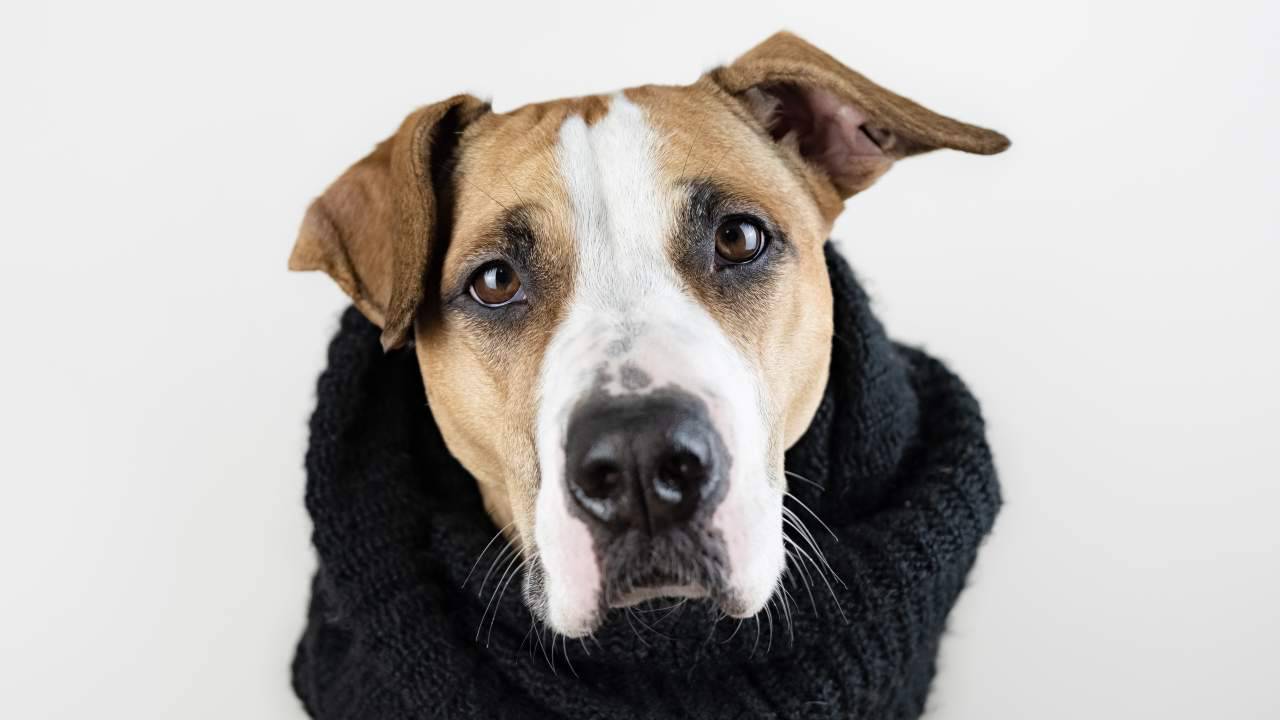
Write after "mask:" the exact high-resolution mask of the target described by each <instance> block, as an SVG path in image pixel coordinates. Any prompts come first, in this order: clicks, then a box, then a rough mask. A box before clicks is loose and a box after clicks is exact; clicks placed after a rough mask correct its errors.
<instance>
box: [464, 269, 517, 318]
mask: <svg viewBox="0 0 1280 720" xmlns="http://www.w3.org/2000/svg"><path fill="white" fill-rule="evenodd" d="M471 297H473V298H475V300H476V302H478V303H480V304H481V305H485V306H487V307H502V306H503V305H507V304H509V303H513V302H516V301H517V300H522V299H524V288H523V287H522V286H521V284H520V276H519V275H516V271H515V269H514V268H512V267H511V266H510V265H508V264H507V263H505V262H502V261H501V260H493V261H491V262H488V263H485V264H484V265H482V266H480V269H479V270H477V271H476V274H475V275H472V276H471Z"/></svg>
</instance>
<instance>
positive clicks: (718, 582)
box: [599, 529, 728, 608]
mask: <svg viewBox="0 0 1280 720" xmlns="http://www.w3.org/2000/svg"><path fill="white" fill-rule="evenodd" d="M599 562H600V566H601V568H602V569H603V572H602V579H603V583H602V592H601V598H600V600H601V605H602V606H604V607H605V608H622V607H629V606H632V605H635V604H637V603H641V602H645V601H647V600H652V599H655V598H662V597H667V598H691V599H694V598H711V599H713V600H721V599H722V598H723V597H724V595H725V589H726V582H725V578H726V576H727V574H728V567H727V563H726V561H725V553H724V544H723V543H722V542H721V541H720V539H719V537H718V535H717V534H716V533H715V532H711V531H701V532H699V531H696V530H693V529H681V530H680V531H677V532H669V533H664V534H662V535H659V536H656V537H651V536H648V535H646V534H644V533H639V532H631V533H626V534H624V535H622V536H621V537H619V538H617V539H616V540H614V541H613V542H611V543H609V544H608V546H607V547H606V548H604V549H603V552H602V553H601V557H600V558H599Z"/></svg>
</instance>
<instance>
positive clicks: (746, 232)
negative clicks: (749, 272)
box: [716, 218, 766, 265]
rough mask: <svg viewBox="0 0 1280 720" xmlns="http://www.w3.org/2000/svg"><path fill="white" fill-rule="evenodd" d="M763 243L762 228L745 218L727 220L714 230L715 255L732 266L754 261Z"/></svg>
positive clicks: (764, 236) (764, 239) (762, 248)
mask: <svg viewBox="0 0 1280 720" xmlns="http://www.w3.org/2000/svg"><path fill="white" fill-rule="evenodd" d="M765 242H766V235H765V232H764V228H762V227H760V225H759V224H758V223H756V222H755V221H753V220H749V219H747V218H729V219H728V220H725V221H724V222H722V223H720V227H718V228H716V254H717V255H719V256H720V259H722V260H724V261H725V262H727V263H730V264H733V265H741V264H742V263H749V262H751V261H752V260H755V259H756V258H757V257H759V256H760V252H761V251H762V250H764V246H765Z"/></svg>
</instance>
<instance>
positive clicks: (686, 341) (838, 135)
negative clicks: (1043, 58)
mask: <svg viewBox="0 0 1280 720" xmlns="http://www.w3.org/2000/svg"><path fill="white" fill-rule="evenodd" d="M1008 145H1009V141H1008V140H1007V139H1006V138H1005V137H1004V136H1002V135H1000V134H999V133H996V132H994V131H991V130H987V129H983V128H980V127H975V126H973V125H968V124H965V123H962V122H958V121H956V120H952V119H950V118H947V117H944V116H942V115H939V114H937V113H934V112H932V111H930V110H928V109H926V108H924V107H922V106H920V105H918V104H916V103H914V102H912V101H911V100H908V99H906V98H903V97H901V96H899V95H896V94H894V93H892V92H890V91H888V90H886V89H884V88H881V87H880V86H878V85H876V84H874V83H872V82H871V81H869V80H868V79H866V78H865V77H863V76H862V75H860V74H858V73H856V72H854V71H853V70H850V69H849V68H847V67H845V66H844V65H842V64H841V63H840V62H838V61H837V60H835V59H834V58H832V57H831V56H830V55H828V54H826V53H825V52H823V51H822V50H820V49H818V48H816V47H814V46H813V45H811V44H809V43H807V42H805V41H804V40H802V39H800V38H799V37H796V36H794V35H791V34H789V33H785V32H784V33H779V34H776V35H774V36H772V37H770V38H769V39H767V40H766V41H764V42H763V43H761V44H760V45H758V46H756V47H755V48H753V49H751V50H749V51H748V52H747V53H746V54H745V55H743V56H742V57H740V58H739V59H738V60H736V61H734V62H733V63H731V64H729V65H727V66H723V67H719V68H716V69H714V70H711V71H710V72H707V73H706V74H704V75H703V76H701V77H700V78H699V79H698V80H697V81H696V82H694V83H693V84H691V85H685V86H655V85H648V86H642V87H635V88H629V89H626V90H623V91H620V92H616V93H613V94H610V95H595V96H588V97H578V98H570V99H562V100H555V101H551V102H543V103H536V104H531V105H527V106H524V107H521V108H518V109H516V110H513V111H511V112H507V113H495V112H493V111H491V109H490V108H489V106H488V104H486V103H485V102H482V101H481V100H479V99H477V98H475V97H472V96H469V95H457V96H454V97H452V98H449V99H447V100H444V101H442V102H438V103H435V104H432V105H428V106H425V107H422V108H420V109H418V110H417V111H415V112H414V113H412V114H411V115H409V116H408V118H406V119H405V120H404V122H403V123H402V124H401V126H400V128H399V130H398V131H397V132H396V133H395V134H394V135H392V136H391V137H390V138H388V139H386V140H385V141H383V142H382V143H381V144H379V145H378V146H377V147H376V148H375V149H374V150H373V152H372V153H370V154H369V155H368V156H366V157H365V158H363V159H361V160H360V161H358V162H357V163H356V164H355V165H353V166H352V167H351V168H350V169H348V170H347V171H346V172H345V173H344V174H343V175H342V176H341V177H339V178H338V180H337V181H335V182H334V183H333V184H332V185H331V186H330V187H329V188H328V189H327V190H326V191H325V192H324V194H323V195H322V196H321V197H319V198H318V199H317V200H316V201H315V202H314V203H313V204H312V205H311V206H310V208H309V209H308V210H307V212H306V216H305V218H304V220H303V222H302V227H301V230H300V232H299V235H298V238H297V241H296V245H295V246H294V248H293V252H292V255H291V257H290V260H289V267H290V269H292V270H322V271H324V272H325V273H327V274H328V275H329V276H330V277H332V278H333V280H334V281H336V282H337V284H338V285H339V287H341V288H342V290H343V291H345V292H346V294H347V295H349V296H350V297H351V300H352V302H353V303H354V304H355V306H356V307H357V308H358V309H359V310H360V311H361V312H362V313H363V314H364V315H365V316H366V317H367V318H368V319H369V320H370V321H372V322H373V323H375V324H376V325H377V326H378V327H379V328H381V342H382V345H383V347H384V349H386V350H388V351H390V350H393V349H395V348H401V347H404V346H409V345H411V346H412V349H413V352H415V353H416V358H417V361H418V365H419V367H420V369H421V373H422V378H423V381H424V384H425V387H426V395H427V401H428V404H429V406H430V409H431V412H432V413H433V415H434V419H435V421H436V423H437V425H438V426H439V428H440V431H441V434H442V436H443V437H444V440H445V442H446V444H447V447H448V449H449V451H450V452H451V453H452V454H453V455H454V456H455V457H456V458H457V459H458V461H459V462H460V463H461V464H462V465H463V466H464V467H465V468H466V469H467V471H468V472H469V473H470V474H471V475H472V476H473V477H474V478H475V481H476V483H477V484H478V486H479V490H480V494H481V496H482V498H483V500H484V506H485V509H486V510H487V512H488V513H489V515H490V516H491V517H492V519H493V521H494V523H495V526H496V527H498V528H501V532H502V533H503V534H505V535H506V537H507V539H508V541H509V542H511V543H512V544H513V545H514V546H515V547H516V548H518V550H519V552H520V553H521V554H522V555H523V556H524V557H525V558H526V559H529V560H530V561H531V565H530V567H531V571H530V572H527V573H526V576H525V581H524V596H525V600H526V602H527V604H528V605H529V608H530V610H531V611H532V612H533V613H534V614H535V615H536V616H537V617H538V618H539V619H540V620H541V621H542V622H543V623H545V624H546V625H547V626H549V627H550V628H551V629H552V630H554V631H555V632H558V633H560V634H561V635H564V636H566V637H581V636H584V635H587V634H590V633H591V632H593V631H594V630H595V629H596V628H597V627H598V626H599V625H600V624H601V623H602V622H603V621H604V618H605V616H606V614H607V612H608V609H609V608H616V607H627V606H631V605H634V604H636V603H640V602H643V601H646V600H649V599H652V598H656V597H672V598H706V599H708V600H709V601H711V602H713V603H715V604H716V605H718V606H719V609H720V610H721V611H723V612H724V613H725V614H727V615H729V616H731V617H735V618H745V617H750V616H753V615H755V614H756V613H757V612H759V611H761V609H762V608H764V607H765V605H766V603H767V602H768V601H769V599H770V597H771V596H772V595H773V594H774V592H775V589H776V588H777V586H778V584H779V581H780V577H781V576H782V573H783V570H784V567H785V562H786V555H785V551H784V546H783V497H784V494H785V491H786V486H787V476H786V474H785V471H784V467H783V454H784V452H785V451H786V449H787V448H788V447H790V446H791V445H792V444H793V443H795V442H796V441H797V440H798V439H799V438H800V437H801V435H802V434H803V433H804V431H805V429H806V428H807V427H808V425H809V424H810V421H811V419H812V418H813V416H814V413H815V411H816V410H817V407H818V403H819V400H820V399H821V397H822V393H823V390H824V388H825V386H826V383H827V376H828V364H829V357H830V354H831V343H832V294H831V287H830V283H829V280H828V275H827V269H826V265H825V262H824V257H823V245H824V243H825V242H826V241H827V239H828V235H829V233H830V231H831V227H832V223H833V222H834V220H835V219H836V217H837V216H838V215H839V214H840V212H841V210H842V209H843V206H844V202H845V201H846V200H848V199H849V198H850V197H852V196H853V195H855V194H857V193H859V192H861V191H862V190H865V189H866V188H868V187H869V186H871V185H872V184H873V183H874V182H875V181H876V179H877V178H879V177H880V176H881V175H883V174H884V172H885V171H887V170H888V169H889V168H890V167H891V166H892V165H893V164H894V162H895V161H897V160H899V159H901V158H905V157H908V156H911V155H917V154H920V153H924V152H928V151H930V150H934V149H937V148H950V149H956V150H961V151H964V152H969V153H977V154H993V153H998V152H1001V151H1002V150H1004V149H1005V148H1006V147H1008Z"/></svg>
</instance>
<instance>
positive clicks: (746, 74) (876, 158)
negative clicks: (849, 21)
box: [708, 32, 1009, 199]
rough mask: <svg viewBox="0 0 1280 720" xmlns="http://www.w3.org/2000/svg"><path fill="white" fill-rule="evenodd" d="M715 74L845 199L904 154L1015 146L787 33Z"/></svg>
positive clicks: (713, 77)
mask: <svg viewBox="0 0 1280 720" xmlns="http://www.w3.org/2000/svg"><path fill="white" fill-rule="evenodd" d="M708 77H709V78H710V80H711V81H712V82H713V83H715V84H716V85H718V86H719V87H720V88H721V89H722V90H725V91H726V92H728V93H729V94H730V95H732V96H734V97H735V98H737V99H738V100H739V101H740V102H741V103H743V105H744V106H745V107H746V108H747V110H748V111H749V112H750V113H751V114H752V115H753V116H755V118H756V119H757V120H758V121H759V122H760V124H761V125H762V126H763V127H764V128H765V129H766V130H767V131H768V132H769V134H770V135H771V136H772V137H773V139H774V140H776V141H777V142H779V143H781V144H782V145H784V146H786V147H789V148H791V149H793V150H794V151H795V152H796V153H798V154H799V155H800V157H801V158H802V159H803V160H805V161H806V162H807V163H809V164H810V165H811V166H813V167H814V168H816V169H817V170H818V171H820V172H821V173H822V175H823V176H824V177H825V178H826V179H827V180H829V181H830V184H831V187H832V188H833V189H834V190H835V191H836V193H837V194H838V195H839V196H840V197H841V198H842V199H843V198H848V197H850V196H851V195H853V194H855V193H857V192H859V191H861V190H864V189H866V188H867V187H869V186H870V185H871V184H872V183H874V182H875V180H876V178H878V177H880V176H881V175H883V174H884V172H885V171H886V170H888V169H889V168H890V167H891V166H892V165H893V162H894V161H895V160H898V159H900V158H904V157H907V156H910V155H916V154H919V153H922V152H927V151H929V150H934V149H937V148H952V149H955V150H962V151H964V152H970V153H977V154H982V155H989V154H993V153H998V152H1000V151H1002V150H1004V149H1005V148H1007V147H1008V146H1009V140H1008V139H1007V138H1005V137H1004V136H1003V135H1001V134H1000V133H998V132H995V131H993V130H987V129H985V128H980V127H976V126H974V125H968V124H966V123H962V122H959V121H957V120H953V119H951V118H949V117H945V116H943V115H939V114H938V113H935V112H933V111H932V110H929V109H928V108H925V107H923V106H921V105H918V104H916V103H914V102H912V101H911V100H908V99H907V98H904V97H902V96H900V95H897V94H895V93H893V92H890V91H889V90H886V89H884V88H882V87H880V86H879V85H876V84H875V83H873V82H871V81H870V80H868V79H867V78H865V77H863V76H862V75H860V74H858V73H856V72H854V71H853V70H850V69H849V68H847V67H845V66H844V65H843V64H841V63H840V62H839V61H837V60H836V59H835V58H833V57H831V56H830V55H828V54H826V53H825V52H823V51H822V50H819V49H818V48H816V47H814V46H813V45H810V44H809V43H807V42H805V41H804V40H802V39H800V38H798V37H796V36H795V35H792V34H790V33H786V32H781V33H777V34H776V35H773V36H772V37H770V38H769V39H768V40H765V41H764V42H763V43H761V44H759V45H757V46H756V47H754V48H752V49H751V50H749V51H748V52H747V53H746V54H745V55H743V56H742V57H740V58H738V59H737V60H736V61H734V62H733V63H732V64H730V65H728V66H725V67H721V68H717V69H715V70H712V71H711V73H710V74H709V76H708Z"/></svg>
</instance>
